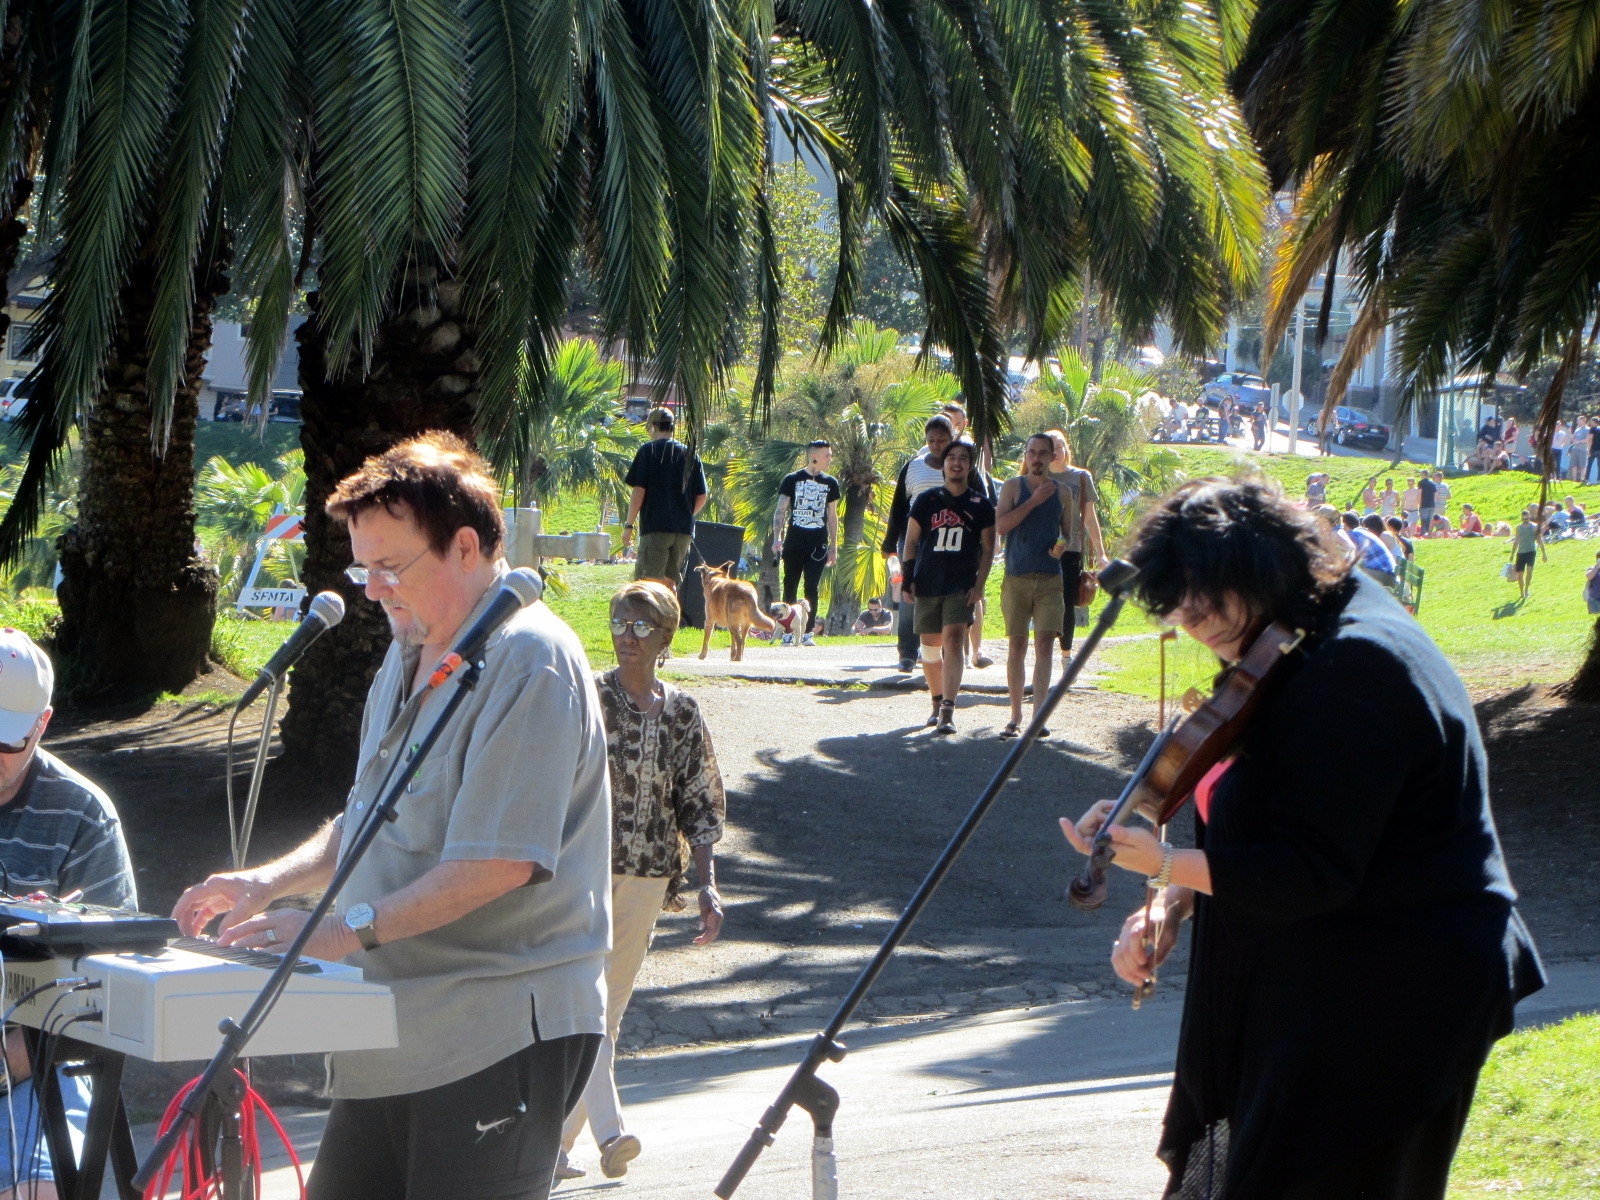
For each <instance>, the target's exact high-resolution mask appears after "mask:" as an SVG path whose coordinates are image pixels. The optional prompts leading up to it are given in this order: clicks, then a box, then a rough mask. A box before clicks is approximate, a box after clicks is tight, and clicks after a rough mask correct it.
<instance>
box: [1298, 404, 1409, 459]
mask: <svg viewBox="0 0 1600 1200" xmlns="http://www.w3.org/2000/svg"><path fill="white" fill-rule="evenodd" d="M1320 415H1321V412H1320V410H1318V409H1312V410H1311V412H1310V414H1309V415H1308V416H1307V417H1306V419H1305V426H1304V428H1305V432H1306V435H1307V436H1308V437H1316V436H1317V418H1318V417H1319V416H1320ZM1333 419H1334V420H1335V421H1336V422H1338V424H1336V425H1335V426H1334V431H1333V440H1334V441H1335V442H1337V443H1338V444H1339V445H1341V446H1363V447H1365V448H1367V449H1369V450H1384V449H1387V448H1388V445H1389V427H1388V426H1387V425H1383V424H1380V423H1379V422H1378V421H1376V420H1374V419H1373V416H1372V414H1371V413H1369V412H1362V411H1361V409H1359V408H1346V407H1345V406H1344V405H1342V404H1340V405H1337V406H1336V407H1335V408H1334V410H1333Z"/></svg>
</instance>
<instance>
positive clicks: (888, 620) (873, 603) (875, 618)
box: [850, 596, 894, 637]
mask: <svg viewBox="0 0 1600 1200" xmlns="http://www.w3.org/2000/svg"><path fill="white" fill-rule="evenodd" d="M893 624H894V614H893V613H892V612H890V611H889V610H888V609H887V608H885V607H884V606H883V597H881V596H874V597H872V599H870V600H868V601H867V607H866V608H864V609H863V610H862V611H861V615H860V616H859V617H857V618H856V623H855V624H854V625H852V626H851V627H850V632H851V633H853V634H855V635H856V636H858V637H859V636H860V635H861V634H864V633H887V632H888V631H889V628H890V627H891V626H892V625H893Z"/></svg>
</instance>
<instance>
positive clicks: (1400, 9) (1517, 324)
mask: <svg viewBox="0 0 1600 1200" xmlns="http://www.w3.org/2000/svg"><path fill="white" fill-rule="evenodd" d="M1586 29H1587V26H1586V24H1585V23H1584V21H1583V20H1582V19H1580V17H1579V14H1578V10H1577V9H1572V8H1569V7H1566V6H1549V5H1542V4H1538V3H1533V2H1532V0H1513V2H1512V3H1509V4H1504V5H1490V6H1483V5H1479V4H1476V3H1471V2H1470V0H1437V2H1436V3H1433V4H1429V5H1425V6H1407V5H1403V4H1401V3H1399V2H1398V0H1386V2H1383V3H1377V4H1371V3H1360V4H1358V3H1354V2H1346V3H1336V4H1324V5H1319V6H1316V7H1315V8H1307V7H1306V6H1304V5H1302V4H1295V3H1292V2H1289V0H1263V3H1261V4H1260V5H1259V6H1258V9H1257V13H1256V16H1255V20H1254V22H1253V24H1252V26H1251V30H1250V37H1249V43H1248V46H1247V47H1246V49H1245V51H1244V53H1243V56H1242V59H1241V62H1240V66H1239V69H1238V72H1237V74H1236V78H1235V84H1236V87H1237V89H1238V91H1239V95H1240V96H1241V98H1242V101H1243V104H1244V107H1245V110H1246V113H1247V116H1248V118H1249V120H1250V122H1251V125H1252V127H1253V129H1254V131H1255V133H1256V136H1257V138H1258V140H1259V142H1260V144H1261V146H1262V149H1263V152H1264V154H1265V156H1266V160H1267V163H1268V165H1269V167H1270V168H1271V170H1272V172H1273V175H1274V177H1275V180H1276V181H1283V182H1292V183H1294V184H1295V185H1296V187H1297V189H1298V195H1297V201H1296V209H1295V214H1294V219H1293V221H1292V223H1291V231H1290V233H1291V236H1290V237H1289V238H1288V239H1287V240H1286V245H1285V253H1284V254H1283V255H1282V257H1281V259H1280V262H1279V266H1278V270H1277V272H1276V275H1275V279H1274V293H1275V294H1274V304H1273V307H1272V310H1271V318H1272V319H1271V322H1270V326H1269V330H1268V333H1269V339H1270V337H1271V335H1274V334H1281V332H1282V330H1283V329H1284V327H1285V326H1286V325H1287V322H1288V320H1289V319H1290V318H1291V317H1292V316H1293V313H1294V309H1295V306H1296V305H1297V304H1298V303H1299V300H1300V296H1301V295H1302V294H1303V293H1304V292H1305V291H1306V289H1307V287H1308V286H1309V285H1311V284H1312V283H1313V282H1314V281H1315V280H1316V278H1317V277H1318V276H1319V275H1320V274H1321V273H1322V272H1324V271H1327V277H1326V279H1327V284H1326V287H1325V290H1324V301H1323V314H1324V324H1325V323H1326V316H1327V312H1328V305H1329V303H1330V301H1331V285H1332V275H1333V270H1334V267H1335V266H1336V265H1339V264H1343V265H1344V266H1345V267H1346V269H1347V270H1349V271H1350V272H1351V273H1353V274H1354V276H1355V277H1356V279H1357V281H1358V293H1359V295H1360V297H1361V299H1362V301H1363V307H1362V310H1361V312H1360V314H1359V315H1358V316H1357V318H1356V320H1355V322H1354V325H1353V328H1352V330H1351V334H1350V337H1349V339H1348V341H1347V343H1346V347H1345V351H1344V354H1343V356H1342V358H1341V360H1340V362H1339V364H1338V366H1337V367H1336V368H1335V370H1334V372H1333V376H1332V378H1331V380H1330V387H1329V390H1328V397H1327V401H1326V403H1327V405H1328V406H1330V407H1331V406H1332V405H1334V404H1337V403H1338V401H1339V398H1340V393H1341V392H1342V391H1343V389H1344V386H1345V383H1346V382H1347V381H1348V379H1349V377H1350V372H1351V370H1352V369H1353V367H1354V365H1355V364H1356V363H1358V362H1359V361H1360V360H1361V358H1363V357H1365V355H1366V354H1367V353H1368V352H1369V351H1370V350H1371V348H1372V346H1373V345H1374V343H1375V341H1376V339H1377V338H1378V336H1379V335H1380V334H1381V333H1382V331H1383V330H1384V329H1385V327H1389V328H1393V329H1394V330H1396V335H1397V336H1396V337H1395V345H1396V351H1395V354H1394V359H1395V364H1396V368H1397V370H1398V373H1399V376H1400V381H1401V384H1402V388H1403V393H1402V405H1403V406H1409V404H1410V403H1411V402H1412V401H1413V400H1414V399H1415V398H1416V397H1417V396H1419V395H1421V394H1422V393H1423V392H1425V391H1426V390H1429V389H1431V388H1433V387H1436V386H1437V385H1439V384H1440V383H1441V382H1443V381H1444V380H1445V378H1446V377H1447V376H1450V375H1454V374H1456V373H1472V374H1481V375H1482V376H1483V377H1484V378H1487V379H1493V378H1494V377H1495V375H1496V373H1497V372H1498V371H1499V370H1500V369H1501V368H1502V367H1508V368H1510V369H1511V370H1512V371H1513V372H1515V373H1516V374H1518V375H1525V374H1526V373H1528V372H1529V371H1530V370H1532V369H1533V368H1534V367H1535V366H1536V365H1537V364H1538V363H1539V362H1540V361H1541V360H1542V359H1544V358H1545V357H1547V356H1549V355H1552V354H1554V355H1557V356H1559V358H1560V359H1561V363H1562V366H1561V368H1560V369H1558V370H1557V371H1556V372H1555V374H1554V377H1553V379H1552V382H1551V385H1550V387H1549V389H1548V391H1547V392H1546V395H1545V398H1544V404H1543V408H1542V411H1541V414H1540V419H1539V422H1538V429H1539V436H1540V439H1541V441H1542V443H1543V444H1545V445H1548V444H1549V437H1548V434H1549V432H1550V430H1551V429H1553V427H1554V424H1555V422H1556V420H1557V419H1558V418H1559V415H1560V405H1561V398H1562V395H1563V393H1564V391H1565V387H1566V383H1567V380H1568V378H1569V377H1570V376H1571V374H1572V372H1573V370H1575V368H1576V366H1577V363H1578V361H1579V359H1580V357H1581V353H1582V350H1583V346H1584V344H1585V342H1586V341H1587V340H1590V339H1592V334H1591V333H1590V325H1591V322H1592V321H1593V320H1594V315H1595V313H1596V312H1597V311H1600V254H1596V253H1595V247H1596V246H1597V245H1600V203H1597V201H1600V156H1597V155H1596V154H1595V152H1594V147H1595V135H1594V119H1593V114H1594V113H1595V112H1596V111H1597V108H1600V75H1597V72H1596V67H1597V65H1600V52H1597V50H1596V47H1595V45H1594V43H1593V40H1592V39H1591V38H1589V37H1588V36H1587V32H1586ZM1442 64H1447V67H1445V68H1443V69H1442ZM1572 692H1573V694H1576V695H1580V696H1582V697H1584V698H1587V699H1600V625H1597V628H1596V636H1595V639H1594V641H1593V642H1592V644H1591V648H1590V652H1589V655H1588V658H1587V660H1586V662H1585V665H1584V667H1583V669H1582V670H1580V672H1579V675H1578V677H1577V678H1576V679H1575V680H1574V681H1573V687H1572Z"/></svg>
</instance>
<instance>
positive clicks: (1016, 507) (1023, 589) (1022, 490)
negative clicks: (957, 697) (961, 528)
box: [995, 433, 1076, 738]
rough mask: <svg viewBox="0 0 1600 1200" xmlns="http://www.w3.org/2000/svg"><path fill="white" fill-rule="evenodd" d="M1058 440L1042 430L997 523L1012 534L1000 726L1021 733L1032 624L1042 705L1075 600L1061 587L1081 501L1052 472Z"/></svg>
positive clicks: (1004, 591)
mask: <svg viewBox="0 0 1600 1200" xmlns="http://www.w3.org/2000/svg"><path fill="white" fill-rule="evenodd" d="M1054 455H1055V444H1054V443H1053V442H1052V441H1051V440H1050V437H1049V435H1048V434H1043V433H1036V434H1034V435H1033V436H1032V437H1030V438H1029V439H1028V442H1027V445H1026V446H1025V447H1024V448H1023V452H1022V474H1021V475H1019V476H1018V477H1017V478H1015V479H1010V480H1007V481H1006V484H1005V486H1004V487H1002V488H1001V489H1000V504H999V506H998V508H997V509H996V515H995V529H996V530H997V531H998V532H999V533H1000V534H1002V535H1003V536H1004V537H1005V539H1006V575H1005V581H1004V582H1003V583H1002V584H1001V587H1000V609H1001V612H1002V613H1003V614H1004V616H1005V622H1006V639H1007V642H1008V648H1007V653H1006V690H1007V691H1008V692H1009V693H1010V696H1011V720H1010V722H1009V723H1008V724H1007V725H1006V727H1005V728H1004V729H1002V730H1001V731H1000V736H1001V737H1003V738H1014V737H1016V736H1017V735H1018V734H1019V733H1020V732H1021V729H1022V686H1023V667H1024V664H1025V662H1026V660H1027V657H1028V628H1029V626H1030V625H1031V626H1032V628H1033V642H1034V655H1033V706H1034V709H1035V711H1037V710H1038V707H1039V703H1040V701H1042V700H1043V699H1044V694H1045V692H1047V691H1048V690H1049V689H1050V660H1051V658H1052V657H1053V656H1054V652H1055V643H1056V640H1057V639H1058V638H1059V637H1060V636H1061V631H1062V630H1063V629H1064V628H1065V627H1066V619H1067V606H1066V599H1065V597H1064V595H1063V594H1062V587H1061V554H1062V551H1064V550H1065V549H1066V548H1067V547H1068V545H1069V539H1070V538H1071V536H1072V534H1073V530H1074V525H1073V521H1072V518H1073V517H1074V516H1075V513H1076V506H1075V505H1074V504H1073V503H1071V501H1072V497H1071V495H1070V494H1069V493H1068V492H1067V489H1066V488H1065V487H1063V486H1062V485H1061V484H1059V483H1057V482H1056V481H1055V480H1054V479H1052V478H1051V476H1050V460H1051V459H1052V458H1053V457H1054Z"/></svg>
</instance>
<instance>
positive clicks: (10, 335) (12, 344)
mask: <svg viewBox="0 0 1600 1200" xmlns="http://www.w3.org/2000/svg"><path fill="white" fill-rule="evenodd" d="M32 337H33V325H32V324H31V323H25V322H22V321H13V322H12V323H11V328H9V329H8V330H6V357H7V358H9V359H10V360H11V361H12V362H30V363H31V362H38V361H39V355H38V353H37V352H36V351H33V350H30V349H28V342H29V340H30V339H31V338H32Z"/></svg>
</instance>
